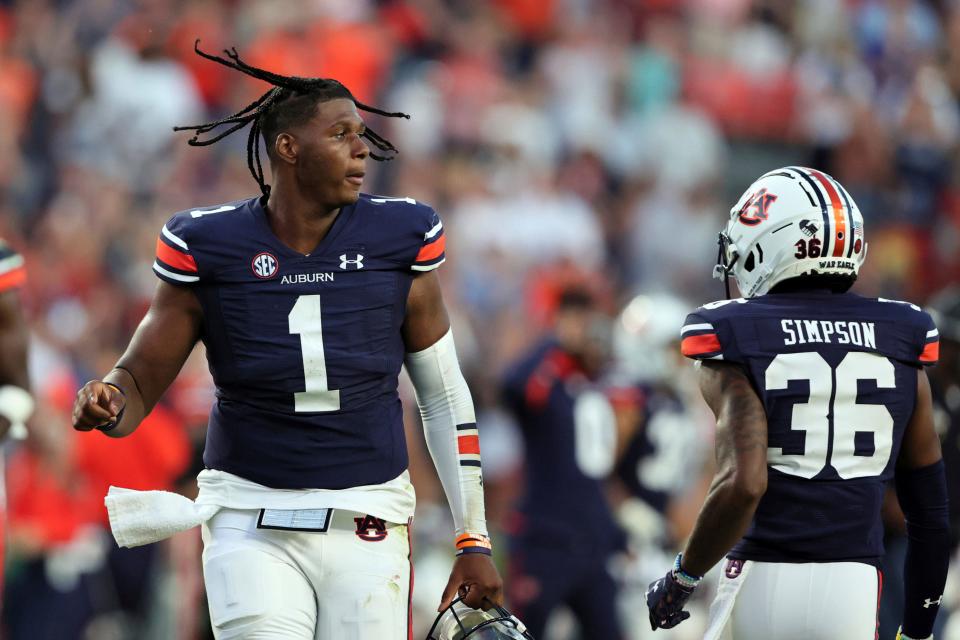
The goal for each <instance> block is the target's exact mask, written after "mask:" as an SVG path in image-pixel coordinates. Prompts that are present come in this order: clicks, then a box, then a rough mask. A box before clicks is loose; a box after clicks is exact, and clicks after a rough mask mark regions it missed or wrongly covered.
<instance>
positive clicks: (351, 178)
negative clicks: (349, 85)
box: [297, 98, 370, 206]
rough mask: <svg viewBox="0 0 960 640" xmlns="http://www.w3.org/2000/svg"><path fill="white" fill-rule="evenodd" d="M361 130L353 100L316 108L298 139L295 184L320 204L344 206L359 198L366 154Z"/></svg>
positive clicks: (326, 104)
mask: <svg viewBox="0 0 960 640" xmlns="http://www.w3.org/2000/svg"><path fill="white" fill-rule="evenodd" d="M365 130H366V125H364V123H363V120H362V119H361V118H360V114H359V113H357V106H356V105H355V104H354V103H353V101H352V100H349V99H347V98H337V99H336V100H328V101H327V102H322V103H320V104H319V105H317V114H316V116H314V117H313V118H312V119H311V120H310V122H309V123H308V124H307V125H306V126H305V127H304V130H303V131H302V132H301V135H299V136H298V138H300V140H299V141H300V144H301V151H300V154H299V157H298V158H297V160H298V161H297V174H298V179H299V182H300V184H301V185H302V186H303V187H305V188H306V189H307V190H309V192H310V193H311V195H313V197H315V198H316V199H318V200H319V201H320V202H321V203H323V204H324V205H326V206H344V205H348V204H352V203H354V202H356V201H357V199H358V198H359V197H360V188H361V186H362V185H363V178H364V173H365V171H366V164H367V157H368V156H369V155H370V149H369V147H367V145H366V143H365V142H364V141H363V139H362V138H361V137H360V136H361V135H363V132H364V131H365Z"/></svg>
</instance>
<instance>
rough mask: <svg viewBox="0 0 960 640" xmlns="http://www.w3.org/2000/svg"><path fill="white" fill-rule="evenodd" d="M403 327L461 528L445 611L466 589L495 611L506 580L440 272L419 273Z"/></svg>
mask: <svg viewBox="0 0 960 640" xmlns="http://www.w3.org/2000/svg"><path fill="white" fill-rule="evenodd" d="M402 331H403V340H404V345H405V347H406V350H407V357H406V359H405V364H406V367H407V373H408V374H409V375H410V380H411V381H412V382H413V386H414V389H415V390H416V393H417V404H418V405H419V407H420V415H421V417H422V419H423V429H424V434H425V437H426V441H427V447H428V448H429V450H430V456H431V457H432V458H433V463H434V465H435V466H436V468H437V473H438V475H439V476H440V482H441V483H442V484H443V489H444V492H445V493H446V495H447V500H448V501H449V503H450V509H451V511H452V512H453V521H454V526H455V527H456V533H457V542H456V546H457V559H456V561H455V563H454V566H453V571H452V572H451V574H450V580H449V581H448V582H447V587H446V589H444V592H443V595H442V597H441V604H440V607H439V608H438V610H441V609H443V608H445V607H446V606H448V605H449V604H450V602H451V601H452V600H453V598H454V597H456V595H457V594H458V593H459V594H460V595H461V596H463V597H464V602H465V603H466V604H467V605H469V606H471V607H473V608H483V609H488V608H490V607H491V606H492V605H500V604H502V603H503V583H502V581H501V580H500V576H499V575H498V573H497V570H496V568H495V567H494V565H493V562H492V560H491V557H490V543H489V539H488V538H487V525H486V518H485V515H484V507H483V481H482V478H481V473H480V466H479V465H480V460H479V444H478V437H477V431H476V417H475V415H474V410H473V399H472V398H471V396H470V390H469V389H468V388H467V383H466V381H465V380H464V378H463V373H462V372H461V371H460V363H459V362H458V360H457V352H456V349H455V348H454V344H453V335H452V333H451V331H450V319H449V317H448V316H447V310H446V307H445V306H444V304H443V296H442V295H441V293H440V282H439V280H438V278H437V275H436V273H435V272H433V271H428V272H424V273H421V274H418V275H417V276H415V277H414V279H413V284H412V286H411V287H410V293H409V295H408V298H407V312H406V317H405V319H404V323H403V329H402Z"/></svg>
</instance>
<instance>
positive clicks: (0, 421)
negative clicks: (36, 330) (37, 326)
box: [0, 289, 34, 438]
mask: <svg viewBox="0 0 960 640" xmlns="http://www.w3.org/2000/svg"><path fill="white" fill-rule="evenodd" d="M29 334H30V332H29V330H28V329H27V322H26V319H25V318H24V316H23V312H22V310H21V308H20V298H19V295H18V293H17V291H16V290H14V289H8V290H6V291H3V292H2V293H0V438H3V437H4V436H5V435H6V434H7V431H8V430H9V429H10V426H11V424H14V423H19V424H22V423H23V422H24V421H26V419H27V418H28V417H29V416H30V414H31V413H32V412H33V407H34V402H33V398H32V397H31V395H30V391H29V389H30V378H29V376H28V374H27V343H28V341H29Z"/></svg>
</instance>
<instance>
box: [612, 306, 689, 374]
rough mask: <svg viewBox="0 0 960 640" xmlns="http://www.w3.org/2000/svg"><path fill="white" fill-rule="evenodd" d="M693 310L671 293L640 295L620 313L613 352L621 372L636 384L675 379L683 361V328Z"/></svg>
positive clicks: (614, 333)
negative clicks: (679, 364)
mask: <svg viewBox="0 0 960 640" xmlns="http://www.w3.org/2000/svg"><path fill="white" fill-rule="evenodd" d="M692 308H693V307H692V306H690V305H689V304H688V303H686V302H684V301H683V300H681V299H680V298H678V297H676V296H674V295H671V294H669V293H651V294H641V295H638V296H636V297H634V298H633V299H632V300H630V302H628V303H627V305H626V306H625V307H624V308H623V311H621V312H620V315H619V317H618V318H617V321H616V324H615V325H614V329H613V350H614V353H615V355H616V358H617V361H618V362H617V364H618V368H619V369H620V371H621V372H622V373H623V374H624V375H626V376H628V377H629V378H630V379H631V380H632V381H635V382H662V381H665V380H672V379H673V378H674V375H675V373H676V369H677V364H678V362H679V360H680V358H679V357H678V356H677V354H678V353H680V349H679V348H678V347H677V344H676V343H679V342H680V327H682V326H683V321H684V318H686V317H687V314H688V313H689V312H690V310H691V309H692Z"/></svg>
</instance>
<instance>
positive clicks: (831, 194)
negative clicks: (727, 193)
mask: <svg viewBox="0 0 960 640" xmlns="http://www.w3.org/2000/svg"><path fill="white" fill-rule="evenodd" d="M719 253H720V255H719V257H718V259H717V262H718V264H717V266H716V267H714V276H715V277H717V278H719V279H721V280H724V281H725V282H726V281H727V278H728V277H729V276H730V274H733V276H734V278H735V279H736V281H737V287H738V288H739V289H740V293H741V295H743V296H744V297H745V298H754V297H756V296H760V295H763V294H765V293H767V292H768V291H770V288H771V287H773V286H774V285H776V284H777V283H778V282H782V281H784V280H788V279H790V278H796V277H798V276H803V275H808V274H819V275H836V276H849V277H850V278H851V279H855V278H856V277H857V274H858V273H859V272H860V267H861V265H862V264H863V260H864V258H865V257H866V255H867V244H866V240H865V239H864V236H863V216H862V215H860V209H858V208H857V204H856V203H855V202H854V201H853V198H851V197H850V194H849V193H847V190H846V189H844V188H843V186H842V185H841V184H840V183H839V182H837V181H836V180H834V179H833V178H832V177H830V176H829V175H827V174H825V173H823V172H822V171H817V170H816V169H808V168H806V167H783V168H782V169H775V170H774V171H771V172H769V173H767V174H764V175H763V176H761V177H760V179H758V180H757V181H756V182H754V183H753V184H752V185H750V187H749V188H748V189H747V190H746V192H744V194H743V195H742V196H741V197H740V200H739V201H738V202H737V204H736V205H734V206H733V208H732V209H731V210H730V220H729V222H728V223H727V226H726V227H725V228H724V230H723V231H721V232H720V252H719ZM727 287H728V289H727V297H728V298H729V297H730V295H729V285H727Z"/></svg>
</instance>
